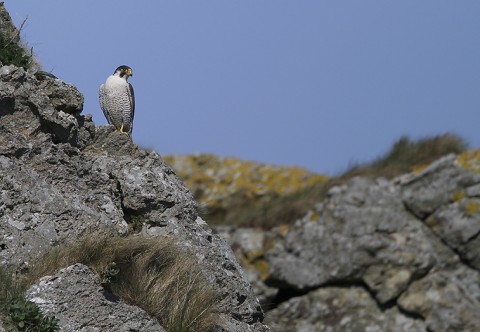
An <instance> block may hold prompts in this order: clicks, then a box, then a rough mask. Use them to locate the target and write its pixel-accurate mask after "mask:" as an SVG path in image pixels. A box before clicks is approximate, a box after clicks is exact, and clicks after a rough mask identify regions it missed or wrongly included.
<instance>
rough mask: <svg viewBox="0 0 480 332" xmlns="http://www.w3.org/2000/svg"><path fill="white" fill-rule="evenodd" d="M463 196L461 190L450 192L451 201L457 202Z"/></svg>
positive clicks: (463, 193)
mask: <svg viewBox="0 0 480 332" xmlns="http://www.w3.org/2000/svg"><path fill="white" fill-rule="evenodd" d="M464 198H465V192H464V191H463V190H457V191H455V192H454V193H453V194H452V201H453V202H459V201H461V200H462V199H464Z"/></svg>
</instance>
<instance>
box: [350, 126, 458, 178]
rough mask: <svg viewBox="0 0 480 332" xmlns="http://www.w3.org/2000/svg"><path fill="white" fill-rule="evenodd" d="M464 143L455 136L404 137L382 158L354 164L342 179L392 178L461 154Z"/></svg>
mask: <svg viewBox="0 0 480 332" xmlns="http://www.w3.org/2000/svg"><path fill="white" fill-rule="evenodd" d="M466 148H467V144H466V142H465V141H464V140H463V139H461V138H460V137H458V136H457V135H454V134H445V135H440V136H435V137H429V138H423V139H420V140H417V141H413V140H411V139H410V138H408V137H406V136H404V137H401V138H400V139H399V140H397V141H396V142H395V143H394V144H393V147H392V148H391V149H390V151H389V152H387V154H386V155H385V156H382V157H380V158H377V159H376V160H374V161H373V162H371V163H368V164H366V165H356V166H354V167H352V168H351V169H350V170H349V171H347V172H346V173H345V174H344V175H343V176H347V177H353V176H357V175H361V176H370V177H372V176H373V177H379V176H382V177H386V178H388V179H391V178H394V177H395V176H399V175H401V174H404V173H407V172H412V171H415V170H416V169H421V168H422V167H425V166H428V165H429V164H430V163H432V162H434V161H435V160H437V159H439V158H440V157H443V156H445V155H447V154H449V153H455V154H458V153H461V152H463V151H465V150H466Z"/></svg>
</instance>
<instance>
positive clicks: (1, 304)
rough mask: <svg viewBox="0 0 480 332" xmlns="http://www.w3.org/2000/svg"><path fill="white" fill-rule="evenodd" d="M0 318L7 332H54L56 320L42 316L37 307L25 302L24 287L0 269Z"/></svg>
mask: <svg viewBox="0 0 480 332" xmlns="http://www.w3.org/2000/svg"><path fill="white" fill-rule="evenodd" d="M0 317H2V320H3V323H4V326H3V327H4V328H5V329H6V330H7V331H9V332H10V331H11V332H14V331H31V332H54V331H58V320H57V319H56V318H54V317H46V316H44V315H43V314H42V313H41V311H40V309H39V308H38V306H37V305H36V304H35V303H33V302H31V301H26V300H25V287H24V285H22V284H21V283H19V282H18V281H15V280H14V279H13V278H12V276H11V274H10V273H8V271H6V270H4V269H0Z"/></svg>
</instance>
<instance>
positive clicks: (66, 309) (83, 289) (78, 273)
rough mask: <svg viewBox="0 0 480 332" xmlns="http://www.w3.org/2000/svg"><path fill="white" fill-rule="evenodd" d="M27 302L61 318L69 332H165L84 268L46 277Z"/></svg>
mask: <svg viewBox="0 0 480 332" xmlns="http://www.w3.org/2000/svg"><path fill="white" fill-rule="evenodd" d="M27 299H28V300H30V301H32V302H34V303H36V304H37V305H38V306H39V308H40V309H41V310H42V312H43V313H44V314H46V315H49V316H54V317H55V318H57V319H58V320H59V322H58V325H59V327H60V328H61V330H62V331H65V332H68V331H72V332H74V331H125V332H127V331H146V332H147V331H149V332H154V331H155V332H164V331H165V329H163V328H162V327H161V326H160V325H159V324H158V322H157V321H156V320H154V319H152V318H151V317H150V316H149V315H148V314H147V313H146V312H145V311H143V310H142V309H140V308H138V307H135V306H131V305H128V304H126V303H125V302H123V301H122V300H121V299H118V298H117V297H116V296H115V295H114V294H111V293H109V292H108V291H106V290H105V289H104V288H103V287H102V286H101V282H100V279H99V277H98V276H97V275H96V274H95V273H94V272H93V271H91V270H90V269H89V268H88V267H86V266H85V265H82V264H75V265H72V266H69V267H67V268H64V269H62V270H60V271H59V272H58V273H56V274H55V275H53V276H46V277H43V278H42V279H40V280H39V281H38V282H37V283H36V284H34V285H33V286H32V287H31V288H30V289H29V290H28V291H27ZM72 299H76V300H72Z"/></svg>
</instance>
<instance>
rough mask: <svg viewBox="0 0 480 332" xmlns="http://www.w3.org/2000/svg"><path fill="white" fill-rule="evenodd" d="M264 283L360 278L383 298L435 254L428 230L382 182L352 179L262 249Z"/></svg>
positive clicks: (423, 269)
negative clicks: (264, 253)
mask: <svg viewBox="0 0 480 332" xmlns="http://www.w3.org/2000/svg"><path fill="white" fill-rule="evenodd" d="M267 261H268V263H269V267H270V277H269V280H268V282H270V283H272V284H278V285H279V286H280V287H285V286H287V287H289V288H296V289H298V290H305V289H309V288H315V287H319V286H321V285H324V284H328V283H330V284H332V283H336V282H343V281H344V280H350V281H352V282H363V283H365V284H366V285H368V287H369V289H371V290H372V292H373V293H374V294H375V297H376V299H377V301H379V302H380V303H386V302H388V301H390V300H392V299H394V298H396V297H398V296H399V295H400V293H401V292H403V291H404V290H405V289H406V287H407V286H408V284H409V283H410V282H411V281H412V280H414V279H416V278H418V277H419V276H421V275H425V274H426V273H427V272H428V271H429V270H430V269H431V267H432V266H433V265H434V264H435V263H436V261H437V257H436V255H435V251H434V249H433V247H432V245H431V243H430V241H429V234H428V230H427V229H426V227H425V226H424V225H422V223H419V222H418V221H417V220H416V219H415V218H413V217H412V216H411V215H410V214H409V213H408V212H407V211H406V210H405V209H404V207H403V204H402V201H401V200H400V198H399V191H398V189H397V188H395V187H394V186H393V185H392V184H390V183H389V182H387V181H378V182H372V181H370V180H366V179H363V178H356V179H354V180H353V181H351V182H350V183H349V184H348V185H345V186H343V187H341V188H340V187H339V188H335V192H334V193H332V196H331V197H330V199H328V200H327V201H326V202H325V203H324V204H323V205H320V206H318V209H317V210H316V211H314V212H313V213H311V214H309V215H307V216H306V217H305V218H304V219H303V220H300V221H299V222H298V223H297V224H296V225H295V227H294V228H293V229H292V230H291V231H290V232H289V233H288V234H287V235H286V237H285V240H284V241H283V242H281V243H278V244H277V246H276V247H275V248H274V249H272V250H270V251H269V252H267Z"/></svg>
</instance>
